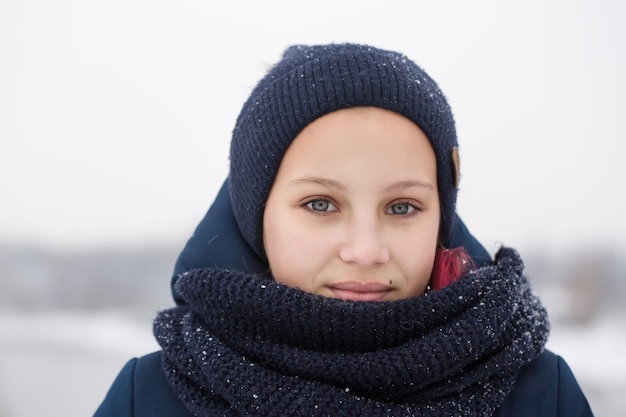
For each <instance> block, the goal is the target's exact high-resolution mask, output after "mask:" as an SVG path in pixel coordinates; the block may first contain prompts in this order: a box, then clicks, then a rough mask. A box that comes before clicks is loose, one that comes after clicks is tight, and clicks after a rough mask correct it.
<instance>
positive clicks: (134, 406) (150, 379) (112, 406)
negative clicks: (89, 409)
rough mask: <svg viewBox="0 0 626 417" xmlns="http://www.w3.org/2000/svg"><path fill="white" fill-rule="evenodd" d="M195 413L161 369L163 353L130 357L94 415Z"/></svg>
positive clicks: (139, 416)
mask: <svg viewBox="0 0 626 417" xmlns="http://www.w3.org/2000/svg"><path fill="white" fill-rule="evenodd" d="M143 416H155V417H169V416H182V417H184V416H192V414H191V413H190V412H189V411H188V410H187V408H185V406H184V405H183V403H182V402H181V401H180V400H179V399H178V397H177V396H176V394H174V392H173V391H172V389H171V388H170V386H169V384H168V383H167V380H166V379H165V374H164V373H163V370H162V368H161V352H154V353H151V354H149V355H146V356H142V357H140V358H133V359H131V360H129V361H128V362H127V363H126V365H124V367H123V368H122V370H121V371H120V372H119V374H118V375H117V377H116V378H115V381H114V382H113V384H112V385H111V388H110V389H109V391H108V393H107V395H106V397H105V398H104V401H103V402H102V404H101V405H100V407H99V408H98V410H97V411H96V413H95V414H94V417H143Z"/></svg>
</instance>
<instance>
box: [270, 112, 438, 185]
mask: <svg viewBox="0 0 626 417" xmlns="http://www.w3.org/2000/svg"><path fill="white" fill-rule="evenodd" d="M436 175H437V164H436V158H435V154H434V151H433V149H432V147H431V146H430V142H429V140H428V138H427V137H426V135H425V134H424V133H423V132H422V131H421V130H420V129H419V127H417V125H415V124H414V123H413V122H412V121H410V120H409V119H407V118H405V117H403V116H401V115H399V114H396V113H393V112H390V111H388V110H383V109H379V108H372V107H366V108H350V109H344V110H339V111H336V112H332V113H328V114H327V115H325V116H323V117H321V118H319V119H317V120H315V121H314V122H313V123H311V124H310V125H308V126H307V127H306V128H305V129H304V130H303V131H302V132H301V133H300V134H299V135H298V136H297V137H296V138H295V139H294V141H293V143H292V144H291V146H290V147H289V148H288V149H287V152H286V154H285V156H284V157H283V160H282V162H281V165H280V167H279V170H278V174H277V177H276V181H277V182H280V181H283V180H287V181H292V182H294V183H300V184H303V183H306V181H305V182H303V181H301V180H302V179H306V178H311V177H315V178H326V179H327V180H330V181H334V182H335V183H337V182H339V183H344V184H345V185H350V184H352V185H358V186H359V187H362V186H363V185H364V184H374V183H375V184H377V187H382V188H386V187H388V185H389V184H390V183H392V182H403V181H404V182H407V181H413V182H421V183H424V184H427V185H430V186H431V188H436V184H437V179H436ZM317 182H318V183H319V181H317Z"/></svg>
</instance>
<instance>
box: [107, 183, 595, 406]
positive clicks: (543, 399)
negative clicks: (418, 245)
mask: <svg viewBox="0 0 626 417" xmlns="http://www.w3.org/2000/svg"><path fill="white" fill-rule="evenodd" d="M456 229H457V233H456V235H455V242H454V243H455V244H456V245H463V246H464V247H465V248H466V249H467V250H468V252H469V253H470V255H471V256H472V258H473V259H474V261H475V263H476V264H477V265H478V266H482V265H485V264H487V263H489V262H491V260H490V257H489V255H488V253H487V252H486V251H485V249H484V248H483V247H482V246H481V245H480V244H479V243H478V242H477V241H476V240H475V239H474V238H473V236H472V235H471V234H470V233H469V231H468V230H467V228H466V227H465V226H464V224H463V223H462V222H461V221H460V219H458V223H457V226H456ZM206 266H219V267H228V268H233V269H237V270H242V271H247V272H252V273H258V272H263V271H264V270H266V269H267V265H266V264H264V263H263V262H262V261H261V260H260V259H258V257H257V256H256V255H255V254H254V253H253V252H252V250H251V249H250V248H249V247H248V246H247V244H245V243H244V240H243V239H242V238H241V237H240V235H239V232H238V229H237V225H236V223H235V220H234V217H233V215H232V211H231V209H230V199H229V197H228V183H227V182H226V183H225V184H224V186H223V187H222V189H221V190H220V192H219V194H218V196H217V198H216V200H215V202H214V204H213V206H212V207H211V209H210V210H209V212H208V213H207V215H206V216H205V218H204V219H203V221H202V222H201V223H200V225H199V226H198V228H197V229H196V231H195V233H194V235H193V236H192V237H191V238H190V240H189V242H188V243H187V245H186V247H185V249H184V250H183V252H182V253H181V255H180V257H179V259H178V261H177V264H176V267H175V271H174V276H173V281H174V280H175V279H176V277H177V276H178V274H179V273H181V272H185V271H188V270H191V269H195V268H201V267H206ZM172 288H173V286H172ZM173 295H174V299H175V300H176V302H177V303H179V304H180V303H182V302H183V301H182V299H181V297H180V296H179V295H178V294H177V293H176V291H175V290H173ZM95 415H96V416H187V415H189V416H191V415H192V414H191V413H190V412H189V411H188V410H187V409H186V408H185V406H184V405H183V404H182V402H181V401H180V400H179V399H178V398H177V396H176V395H175V394H174V392H173V391H172V389H171V388H170V386H169V384H168V382H167V380H166V378H165V374H164V372H163V371H162V366H161V352H155V353H153V354H150V355H147V356H144V357H141V358H138V359H132V360H130V361H129V362H128V363H127V364H126V365H125V366H124V368H123V369H122V370H121V372H120V373H119V375H118V377H117V378H116V380H115V382H114V383H113V386H112V387H111V389H110V390H109V392H108V394H107V396H106V398H105V400H104V402H103V403H102V404H101V406H100V408H99V409H98V410H97V412H96V414H95ZM496 415H497V416H568V417H570V416H573V417H577V416H592V412H591V410H590V408H589V405H588V403H587V400H586V399H585V396H584V394H583V393H582V391H581V390H580V387H579V386H578V383H577V382H576V379H575V377H574V376H573V374H572V372H571V370H570V369H569V367H568V366H567V364H566V363H565V361H564V360H563V359H562V358H560V357H559V356H557V355H555V354H554V353H552V352H549V351H544V353H543V354H541V355H540V356H539V357H538V358H537V359H536V360H534V361H533V362H531V363H530V364H529V365H527V366H525V367H523V368H522V370H521V371H520V373H519V375H518V377H517V379H516V382H515V385H514V387H513V391H512V392H511V393H510V394H509V395H508V397H507V398H506V400H505V402H504V403H503V404H502V406H501V407H500V409H499V411H498V413H497V414H496Z"/></svg>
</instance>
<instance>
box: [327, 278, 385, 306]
mask: <svg viewBox="0 0 626 417" xmlns="http://www.w3.org/2000/svg"><path fill="white" fill-rule="evenodd" d="M327 287H328V288H329V289H330V291H331V293H332V294H333V297H335V298H339V299H341V300H350V301H383V300H384V299H385V297H387V295H389V293H390V292H391V291H392V289H393V288H392V287H390V286H389V285H385V284H379V283H377V282H358V281H349V282H340V283H337V284H329V285H327Z"/></svg>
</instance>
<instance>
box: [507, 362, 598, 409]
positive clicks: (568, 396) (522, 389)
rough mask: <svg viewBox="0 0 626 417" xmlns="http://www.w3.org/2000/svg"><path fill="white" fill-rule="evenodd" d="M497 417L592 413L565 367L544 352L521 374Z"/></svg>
mask: <svg viewBox="0 0 626 417" xmlns="http://www.w3.org/2000/svg"><path fill="white" fill-rule="evenodd" d="M496 416H498V417H531V416H532V417H537V416H541V417H544V416H545V417H593V413H592V412H591V408H590V407H589V403H588V402H587V399H586V398H585V395H584V394H583V392H582V390H581V389H580V386H579V385H578V382H577V381H576V378H575V377H574V374H573V373H572V371H571V370H570V368H569V366H568V365H567V363H566V362H565V361H564V360H563V358H561V357H560V356H558V355H556V354H554V353H553V352H551V351H549V350H546V351H544V352H543V353H542V354H541V355H540V356H539V357H538V358H537V359H535V360H534V361H533V362H531V363H529V364H528V365H526V366H524V367H523V368H522V369H521V370H520V373H519V375H518V377H517V379H516V381H515V385H514V386H513V391H512V392H511V393H510V394H509V395H508V396H507V398H506V399H505V401H504V403H503V404H502V406H501V407H500V409H499V410H498V412H497V413H496Z"/></svg>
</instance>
